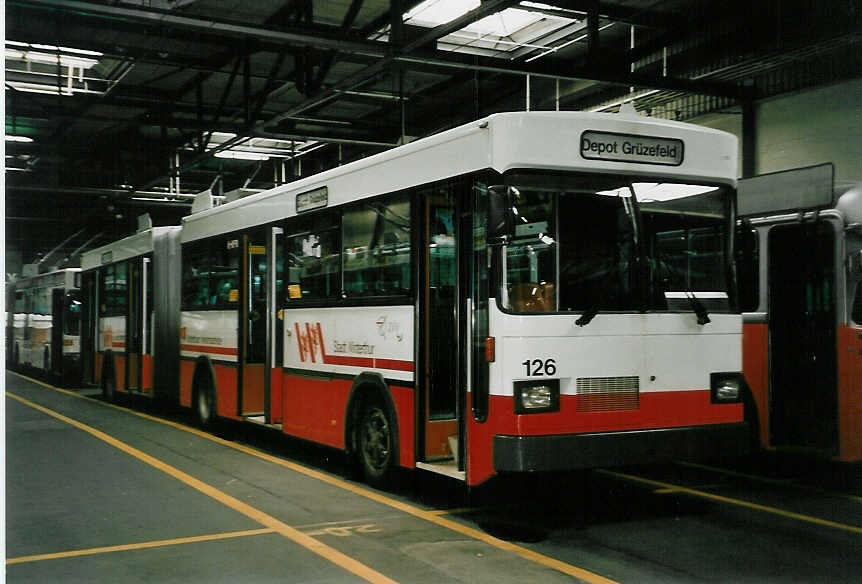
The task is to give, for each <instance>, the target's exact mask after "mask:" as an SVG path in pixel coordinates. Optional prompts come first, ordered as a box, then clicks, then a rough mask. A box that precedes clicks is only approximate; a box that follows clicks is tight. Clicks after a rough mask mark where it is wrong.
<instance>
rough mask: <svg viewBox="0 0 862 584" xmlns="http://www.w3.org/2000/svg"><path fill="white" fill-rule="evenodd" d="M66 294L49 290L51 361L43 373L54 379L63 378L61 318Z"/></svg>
mask: <svg viewBox="0 0 862 584" xmlns="http://www.w3.org/2000/svg"><path fill="white" fill-rule="evenodd" d="M65 300H66V294H65V290H64V289H62V288H54V289H53V290H51V351H50V355H51V360H50V363H45V371H46V372H47V373H50V374H51V375H53V376H55V377H62V376H63V326H64V323H63V316H64V313H65V310H64V308H65V304H66V302H65Z"/></svg>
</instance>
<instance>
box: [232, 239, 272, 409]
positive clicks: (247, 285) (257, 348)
mask: <svg viewBox="0 0 862 584" xmlns="http://www.w3.org/2000/svg"><path fill="white" fill-rule="evenodd" d="M269 232H270V230H269V229H256V230H254V231H252V232H250V233H248V234H246V235H244V236H243V238H242V240H243V259H242V264H241V269H242V274H243V283H242V298H241V302H242V304H241V307H242V308H241V310H240V316H239V318H240V339H241V343H242V350H241V355H240V359H241V362H240V368H241V372H240V376H241V377H240V378H241V382H240V387H239V400H238V401H239V404H238V405H239V412H238V413H239V415H240V416H243V417H245V418H248V419H251V420H252V421H256V422H264V421H265V408H264V406H265V401H266V389H267V387H268V385H269V384H268V383H267V381H266V377H267V375H266V371H265V362H266V347H267V342H266V339H267V301H266V299H267V282H268V279H267V271H268V270H267V257H268V255H267V248H268V246H269V243H268V241H267V239H268V238H267V234H268V233H269Z"/></svg>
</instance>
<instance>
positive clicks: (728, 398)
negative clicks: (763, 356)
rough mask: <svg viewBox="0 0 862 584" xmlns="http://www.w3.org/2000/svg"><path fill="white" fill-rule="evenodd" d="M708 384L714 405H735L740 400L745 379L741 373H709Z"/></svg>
mask: <svg viewBox="0 0 862 584" xmlns="http://www.w3.org/2000/svg"><path fill="white" fill-rule="evenodd" d="M709 384H710V389H711V391H710V393H711V395H712V403H714V404H727V403H737V402H739V401H741V400H742V388H743V387H744V386H745V378H744V377H743V376H742V374H741V373H738V372H727V373H710V374H709Z"/></svg>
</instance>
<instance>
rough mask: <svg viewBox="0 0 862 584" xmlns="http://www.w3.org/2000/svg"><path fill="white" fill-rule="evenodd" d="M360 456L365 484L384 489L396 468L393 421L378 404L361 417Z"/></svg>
mask: <svg viewBox="0 0 862 584" xmlns="http://www.w3.org/2000/svg"><path fill="white" fill-rule="evenodd" d="M357 430H358V432H359V436H358V440H357V443H358V444H357V446H358V451H357V455H358V457H359V465H360V468H361V469H362V475H363V477H364V478H365V481H366V482H367V483H368V484H370V485H373V486H384V485H385V484H386V482H387V481H388V480H389V478H390V475H391V474H392V470H393V467H394V466H395V453H394V451H393V447H392V446H393V444H394V440H393V434H392V422H391V420H390V419H389V415H388V414H387V413H386V410H385V408H384V407H383V406H382V405H381V404H380V403H379V402H378V401H371V402H369V403H367V404H365V405H364V406H363V408H362V412H361V414H360V416H359V427H358V429H357Z"/></svg>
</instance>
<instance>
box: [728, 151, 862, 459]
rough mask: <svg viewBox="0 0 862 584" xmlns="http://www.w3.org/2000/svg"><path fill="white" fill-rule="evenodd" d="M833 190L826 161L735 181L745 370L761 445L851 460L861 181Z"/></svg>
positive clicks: (861, 379)
mask: <svg viewBox="0 0 862 584" xmlns="http://www.w3.org/2000/svg"><path fill="white" fill-rule="evenodd" d="M835 194H839V193H836V192H835V190H834V188H833V169H832V165H831V164H824V165H818V166H812V167H807V168H800V169H793V170H789V171H783V172H777V173H772V174H767V175H761V176H758V177H754V178H751V179H745V180H743V181H740V186H739V207H740V214H741V216H743V215H744V217H743V218H742V220H741V221H740V223H739V237H738V241H739V246H738V253H739V258H738V262H737V263H738V266H739V284H740V305H741V308H742V309H743V311H744V313H743V318H744V325H743V332H744V334H743V339H744V342H743V346H744V355H743V371H744V372H745V376H746V379H747V381H748V383H749V385H750V386H751V391H752V395H753V399H754V401H753V403H752V404H750V405H749V409H751V410H752V411H751V412H750V415H749V416H748V418H749V419H750V420H751V421H752V422H756V430H757V434H758V436H759V441H760V445H761V446H762V447H764V448H767V449H775V450H788V451H793V452H799V453H807V454H813V455H816V456H820V457H825V458H827V459H832V460H836V461H842V462H858V461H860V460H862V285H860V284H862V190H860V189H859V188H858V187H857V188H855V189H852V190H850V191H848V192H846V193H844V194H841V195H840V197H835V196H834V195H835ZM755 409H756V412H755V411H754V410H755Z"/></svg>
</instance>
